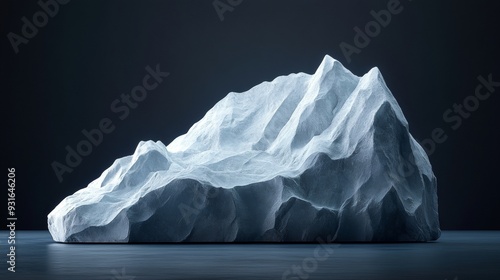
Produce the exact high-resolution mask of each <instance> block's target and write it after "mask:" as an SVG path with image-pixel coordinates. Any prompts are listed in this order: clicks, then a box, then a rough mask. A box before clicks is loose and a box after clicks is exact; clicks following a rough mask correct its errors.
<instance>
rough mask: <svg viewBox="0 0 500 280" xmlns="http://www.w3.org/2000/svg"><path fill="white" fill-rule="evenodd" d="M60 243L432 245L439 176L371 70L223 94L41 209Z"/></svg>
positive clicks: (291, 78) (327, 69) (324, 70)
mask: <svg viewBox="0 0 500 280" xmlns="http://www.w3.org/2000/svg"><path fill="white" fill-rule="evenodd" d="M48 227H49V230H50V233H51V234H52V237H53V238H54V240H56V241H61V242H254V241H255V242H258V241H277V242H281V241H284V242H297V241H300V242H304V241H311V242H313V241H315V240H316V239H317V238H318V237H321V238H323V239H326V238H329V239H331V238H334V239H335V240H336V241H367V242H370V241H428V240H435V239H437V238H438V237H439V235H440V229H439V221H438V212H437V195H436V178H435V177H434V175H433V172H432V168H431V165H430V163H429V160H428V158H427V156H426V154H425V152H424V150H423V149H422V148H421V147H420V146H419V144H418V143H417V142H416V141H415V140H414V139H413V137H412V136H411V135H410V133H409V131H408V124H407V121H406V119H405V118H404V116H403V113H402V112H401V109H400V107H399V105H398V104H397V102H396V100H395V99H394V97H393V96H392V94H391V92H390V91H389V89H388V88H387V86H386V85H385V82H384V80H383V78H382V76H381V74H380V72H379V70H378V69H377V68H374V69H372V70H370V71H369V72H368V73H367V74H365V75H364V76H363V77H357V76H355V75H353V74H352V73H351V72H349V71H348V70H347V69H346V68H344V67H343V66H342V65H341V64H340V62H338V61H336V60H334V59H333V58H331V57H329V56H326V57H325V58H324V60H323V62H322V63H321V65H320V66H319V68H318V70H317V71H316V73H315V74H313V75H308V74H304V73H298V74H290V75H288V76H281V77H278V78H276V79H275V80H273V81H272V82H264V83H262V84H259V85H257V86H255V87H254V88H252V89H250V90H249V91H247V92H243V93H230V94H228V95H227V96H226V97H225V98H224V99H222V100H221V101H219V102H218V103H217V104H216V105H215V106H214V107H213V108H212V109H211V110H209V111H208V112H207V113H206V115H205V116H204V117H203V118H202V119H201V120H200V121H199V122H197V123H196V124H194V125H193V126H192V127H191V129H190V130H189V131H188V132H187V133H186V134H185V135H182V136H180V137H178V138H177V139H175V140H174V141H173V142H172V143H170V144H169V145H167V146H165V145H164V144H163V143H161V142H152V141H147V142H141V143H139V145H138V147H137V149H136V151H135V152H134V154H133V155H132V156H128V157H124V158H121V159H118V160H116V161H115V162H114V163H113V165H112V166H111V167H109V168H108V169H107V170H106V171H104V173H103V174H102V175H101V176H100V177H99V178H97V179H96V180H95V181H93V182H91V183H90V184H89V185H88V187H86V188H84V189H81V190H79V191H78V192H76V193H75V194H73V195H71V196H69V197H67V198H65V199H64V200H63V201H62V202H61V203H60V204H59V205H58V206H57V207H56V208H55V209H54V210H53V211H52V212H51V213H50V214H49V215H48Z"/></svg>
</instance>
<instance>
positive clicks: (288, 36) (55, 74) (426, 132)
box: [0, 0, 500, 229]
mask: <svg viewBox="0 0 500 280" xmlns="http://www.w3.org/2000/svg"><path fill="white" fill-rule="evenodd" d="M221 2H222V3H227V0H221ZM236 2H238V1H233V3H236ZM388 2H390V1H387V0H384V1H351V0H350V1H347V0H346V1H305V0H304V1H263V0H262V1H257V0H243V1H242V2H241V4H239V5H237V6H235V7H233V10H232V11H231V12H225V13H224V20H223V21H221V20H220V18H219V16H218V15H217V12H216V10H215V8H214V6H213V1H211V0H209V1H200V0H196V1H195V0H191V1H186V0H182V1H96V0H94V1H77V0H73V1H71V2H69V3H68V4H66V5H61V6H60V7H59V11H58V12H57V14H56V15H55V16H54V17H50V18H49V20H48V23H47V24H46V25H45V26H44V27H43V28H39V30H38V34H36V36H34V37H33V38H31V39H29V42H28V43H27V44H21V45H20V46H19V53H17V54H15V52H14V50H13V48H12V46H11V44H10V42H9V40H8V37H7V34H8V33H9V32H14V33H16V34H21V28H22V26H23V22H22V21H21V18H22V17H23V16H26V17H27V18H28V19H30V20H31V19H32V17H33V14H34V13H35V12H37V11H39V10H41V8H40V6H39V5H38V4H37V2H36V1H2V2H1V4H0V5H1V6H0V13H1V25H0V28H1V30H0V31H1V40H0V41H1V59H0V71H1V72H0V74H1V76H0V77H1V78H0V79H1V80H0V81H1V87H0V91H1V92H2V100H3V101H2V113H3V114H4V115H5V116H4V117H3V122H4V124H3V131H4V132H3V136H4V138H6V140H5V141H2V143H4V145H3V147H2V151H3V155H2V163H3V166H4V170H5V169H6V168H7V167H15V168H16V174H17V189H16V192H17V208H18V209H17V213H18V215H17V216H18V219H19V220H18V228H22V229H46V215H47V214H48V213H49V212H50V211H51V210H52V209H53V208H54V207H55V206H56V205H57V204H58V203H59V202H60V201H61V200H62V199H63V198H64V197H66V196H68V195H70V194H72V193H74V192H75V191H77V190H78V189H80V188H82V187H85V186H86V185H87V184H88V183H89V182H90V181H92V180H93V179H95V178H97V177H98V176H99V175H100V174H101V172H102V171H104V170H105V169H106V168H107V167H108V166H110V165H111V164H112V163H113V161H114V160H115V159H116V158H118V157H123V156H126V155H129V154H132V153H133V151H134V149H135V147H136V145H137V144H138V142H139V141H141V140H148V139H152V140H161V141H162V142H163V143H165V144H168V143H169V142H170V141H172V140H173V139H174V138H175V137H176V136H178V135H180V134H183V133H185V132H186V131H187V129H188V128H189V127H190V126H191V125H192V124H193V123H194V122H195V121H197V120H199V119H200V118H201V117H202V116H203V115H204V113H205V112H206V111H207V110H208V109H210V108H211V107H212V106H213V105H214V104H215V103H216V102H217V101H218V100H220V99H221V98H223V97H224V96H225V95H226V94H227V93H228V92H230V91H236V92H239V91H245V90H247V89H249V88H251V87H252V86H254V85H256V84H258V83H260V82H262V81H269V80H272V79H274V78H275V77H277V76H279V75H286V74H289V73H292V72H306V73H313V72H314V71H315V69H316V67H317V66H318V65H319V64H320V62H321V60H322V58H323V57H324V55H326V54H329V55H331V56H332V57H334V58H336V59H338V60H340V61H341V62H342V63H343V64H344V65H345V66H346V67H347V68H349V69H350V70H351V71H352V72H353V73H354V74H357V75H362V74H364V73H366V72H367V71H368V70H369V69H370V68H372V67H374V66H377V67H379V68H380V70H381V72H382V74H383V76H384V78H385V80H386V82H387V84H388V86H389V88H390V89H391V90H392V92H393V94H394V95H395V97H396V99H397V100H398V102H399V104H400V105H401V107H402V109H403V112H404V113H405V115H406V118H407V120H408V122H409V123H410V131H411V133H412V134H413V136H414V137H415V138H416V139H417V140H419V141H422V140H424V139H426V138H429V137H430V136H431V134H432V131H433V130H434V129H435V128H442V129H443V130H444V131H445V133H446V135H447V136H448V138H447V140H446V141H445V142H444V143H441V144H438V145H437V146H436V149H435V151H434V152H433V153H432V154H431V155H430V160H431V163H432V165H433V169H434V172H435V174H436V176H437V178H438V195H439V210H440V217H441V224H442V228H443V229H500V223H499V220H498V213H499V212H500V206H499V203H498V197H499V195H500V191H499V190H498V185H499V183H498V179H497V178H498V173H499V171H498V163H497V161H498V159H499V158H500V153H499V151H500V149H499V148H498V142H499V141H498V140H499V138H498V135H499V133H498V130H499V125H498V119H499V118H498V115H497V112H498V108H499V105H500V98H499V96H498V95H499V94H500V87H499V88H498V90H497V92H494V93H492V94H491V96H490V97H489V98H488V99H487V100H485V101H481V102H480V104H479V107H478V108H477V110H476V111H474V112H472V113H471V114H470V116H468V118H463V123H462V124H461V126H460V127H459V128H458V129H456V130H453V129H452V128H451V125H453V124H455V122H453V123H450V122H446V121H445V120H443V113H444V112H446V110H448V109H450V108H451V109H453V104H454V103H457V104H461V103H462V102H463V100H464V99H465V98H467V97H468V96H470V95H473V94H474V92H475V88H476V86H477V85H478V84H479V82H478V80H477V77H478V76H480V75H481V76H483V77H485V78H487V77H488V75H490V74H491V75H492V78H493V80H495V81H500V67H499V62H500V60H499V56H500V55H499V49H500V44H499V32H498V27H499V26H500V25H499V20H498V12H497V9H496V8H495V6H494V3H495V2H494V1H451V0H448V1H423V0H418V1H416V0H414V1H408V0H401V1H400V3H401V6H402V7H403V10H402V12H401V13H399V14H397V15H394V16H393V17H392V19H391V22H390V24H389V25H388V26H387V27H384V28H382V29H381V31H380V33H379V35H378V36H376V37H374V38H373V39H372V40H371V42H370V44H369V45H368V46H366V48H363V49H362V50H361V52H360V53H359V54H354V55H352V56H351V59H352V60H351V62H350V63H349V62H348V60H347V59H346V58H345V56H344V55H343V53H342V51H341V48H340V44H341V42H346V43H349V44H351V45H352V44H353V38H354V36H355V31H354V30H353V28H354V27H356V26H358V27H360V28H362V29H364V27H365V25H366V24H367V23H368V22H370V21H371V20H373V17H372V15H370V11H371V10H375V11H379V10H382V9H387V3H388ZM157 64H160V69H161V70H162V71H167V72H169V73H170V76H168V77H167V78H165V79H164V81H163V82H162V83H161V84H160V85H159V86H158V87H157V88H156V89H155V90H153V91H151V92H149V93H148V95H147V97H146V98H145V99H144V101H142V102H140V103H139V104H138V106H137V108H135V109H132V110H131V111H130V114H129V115H128V116H127V117H126V118H125V119H124V120H120V119H119V116H120V115H121V114H118V113H114V112H113V110H112V109H111V108H110V105H111V104H112V103H113V101H114V100H115V99H117V98H120V95H121V94H122V93H126V94H129V93H130V91H131V89H132V88H133V87H134V86H137V85H140V84H141V83H142V78H143V77H144V76H145V75H146V74H147V72H146V70H145V67H146V66H148V65H149V66H151V67H153V68H155V66H156V65H157ZM103 118H109V119H111V121H112V122H113V125H114V126H115V129H114V131H113V132H111V133H109V134H106V135H104V138H103V141H102V143H101V144H100V145H99V146H97V147H94V148H93V151H92V153H91V154H90V155H88V156H86V157H84V158H83V160H82V162H81V163H80V164H79V165H78V166H77V167H76V168H74V170H73V171H72V172H71V173H66V174H64V175H63V181H62V182H59V180H58V179H57V177H56V175H55V174H54V171H53V170H52V167H51V163H52V162H53V161H58V162H61V163H64V161H65V156H66V150H65V147H66V146H67V145H69V146H71V147H73V148H74V147H76V145H77V143H78V142H80V141H81V140H83V139H85V137H84V136H83V135H82V133H81V131H82V130H83V129H87V130H90V129H95V128H98V126H99V121H100V120H102V119H103ZM6 173H7V172H5V173H4V176H5V178H6V177H7V174H6ZM4 189H5V190H4V191H2V192H1V193H2V194H1V197H2V201H6V195H7V192H6V189H7V186H6V185H5V188H4ZM0 205H2V206H1V209H0V213H2V215H1V217H5V213H6V209H5V210H4V208H6V202H5V203H3V204H0ZM2 219H4V218H2Z"/></svg>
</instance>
